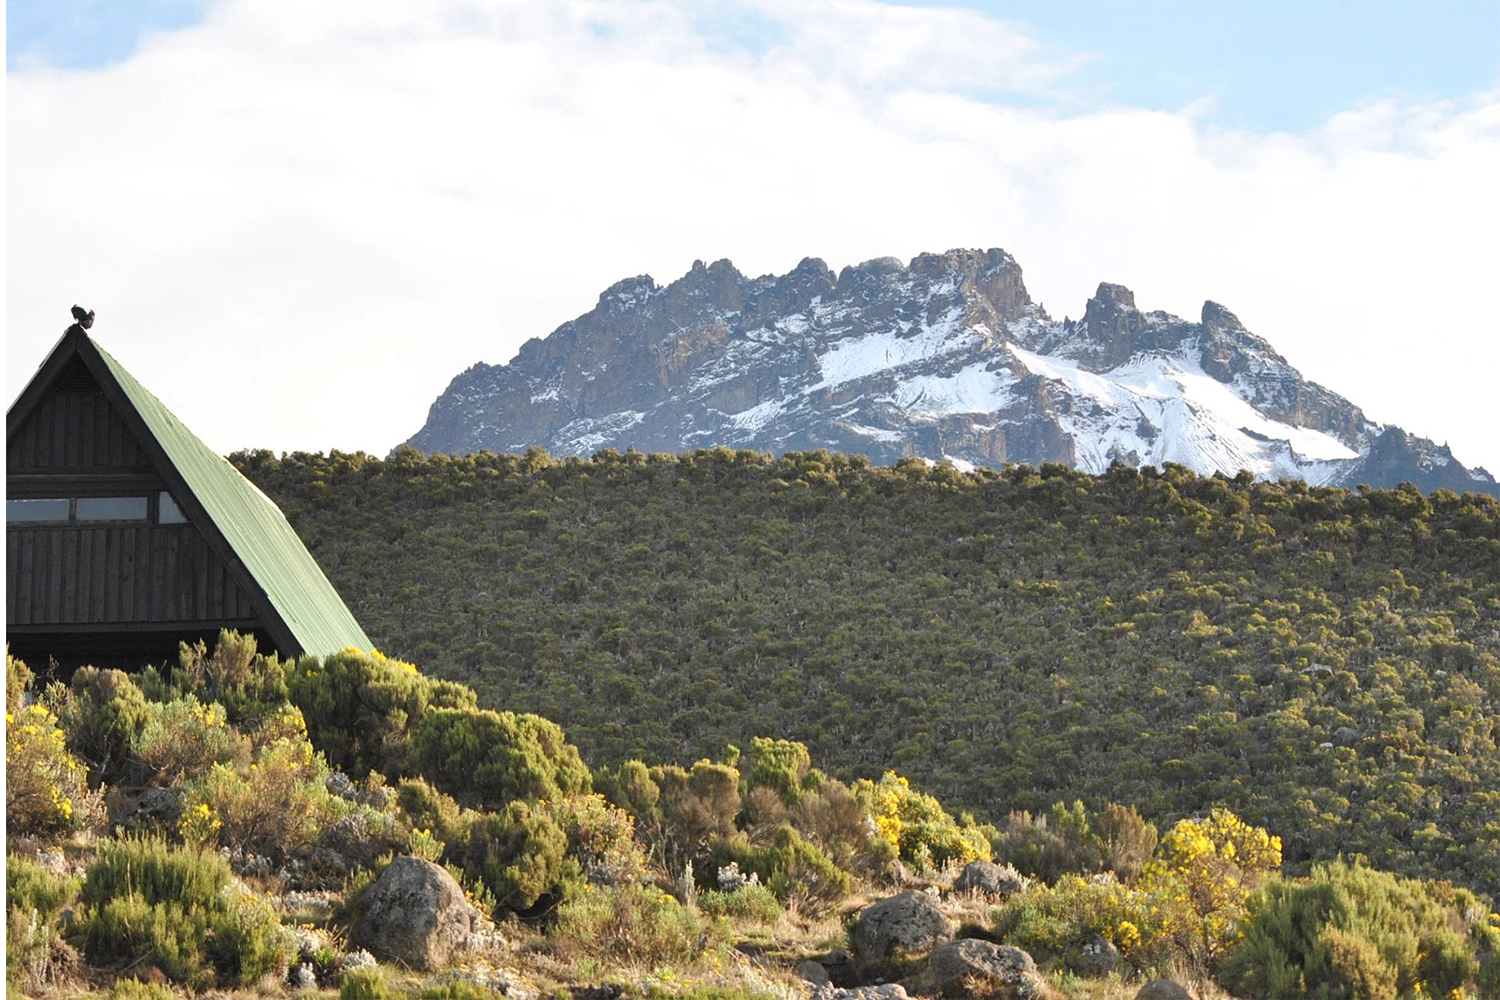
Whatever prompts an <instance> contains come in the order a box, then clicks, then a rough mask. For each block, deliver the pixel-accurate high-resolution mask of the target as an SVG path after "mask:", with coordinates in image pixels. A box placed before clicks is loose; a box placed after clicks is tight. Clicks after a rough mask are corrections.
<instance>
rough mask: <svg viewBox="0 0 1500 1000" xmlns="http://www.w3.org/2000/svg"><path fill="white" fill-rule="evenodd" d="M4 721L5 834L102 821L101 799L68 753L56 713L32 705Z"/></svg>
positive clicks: (73, 828)
mask: <svg viewBox="0 0 1500 1000" xmlns="http://www.w3.org/2000/svg"><path fill="white" fill-rule="evenodd" d="M5 723H6V729H5V829H6V832H7V833H9V834H10V835H12V836H16V835H22V834H58V833H68V832H72V831H76V830H83V829H87V828H89V827H91V826H94V825H97V824H98V823H100V822H102V821H103V818H104V802H103V797H102V796H101V794H100V793H99V792H98V791H95V790H92V789H90V788H89V784H88V771H87V769H86V768H85V767H84V766H83V764H82V763H81V762H80V761H79V760H78V758H76V757H75V756H73V754H71V753H69V752H68V749H67V744H66V735H65V734H64V732H63V730H62V728H61V727H60V726H59V725H58V720H57V717H56V716H55V715H53V714H52V713H51V712H50V711H49V710H48V709H47V708H46V707H45V706H43V705H41V704H40V703H33V704H31V705H26V706H23V707H18V708H17V709H16V710H15V711H7V712H6V713H5Z"/></svg>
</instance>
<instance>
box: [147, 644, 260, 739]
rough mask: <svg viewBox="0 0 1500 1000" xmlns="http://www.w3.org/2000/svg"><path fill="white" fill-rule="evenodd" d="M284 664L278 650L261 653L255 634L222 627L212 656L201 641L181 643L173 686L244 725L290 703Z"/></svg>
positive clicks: (177, 691)
mask: <svg viewBox="0 0 1500 1000" xmlns="http://www.w3.org/2000/svg"><path fill="white" fill-rule="evenodd" d="M286 667H287V665H284V664H282V662H281V660H280V658H279V657H278V656H277V655H276V654H275V653H274V652H273V653H272V654H271V655H270V656H263V655H261V653H260V652H259V650H258V649H257V647H256V642H255V636H253V635H242V634H240V633H239V632H230V631H227V630H220V632H219V639H218V642H216V643H215V644H214V651H213V654H212V655H209V652H208V647H207V646H206V645H205V644H204V643H203V642H202V641H199V642H198V643H196V644H194V645H192V646H189V645H188V644H187V643H185V642H184V643H181V644H180V646H179V649H178V653H177V668H176V669H175V670H173V671H172V678H171V680H172V687H173V689H174V691H175V693H176V694H177V696H180V695H189V694H191V695H195V696H196V697H197V698H198V699H200V700H201V701H206V702H217V703H218V704H220V705H222V706H224V709H225V711H226V712H227V713H228V716H229V719H230V721H231V722H234V723H236V724H243V723H245V722H248V721H251V720H254V719H258V718H260V717H262V716H264V715H266V714H267V713H269V712H272V711H274V710H275V709H276V708H277V707H279V706H280V705H283V704H285V703H286V700H287V684H286ZM161 700H164V701H165V700H169V699H161Z"/></svg>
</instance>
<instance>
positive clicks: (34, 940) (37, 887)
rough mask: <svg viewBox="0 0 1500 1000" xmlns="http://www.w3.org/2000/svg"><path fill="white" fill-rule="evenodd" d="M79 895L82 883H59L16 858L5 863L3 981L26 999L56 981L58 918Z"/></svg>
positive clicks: (9, 858)
mask: <svg viewBox="0 0 1500 1000" xmlns="http://www.w3.org/2000/svg"><path fill="white" fill-rule="evenodd" d="M77 895H78V880H77V879H73V878H59V877H57V876H55V875H53V874H52V873H51V872H49V871H47V869H45V868H43V867H42V866H41V865H38V864H35V863H34V862H31V861H26V860H24V859H22V858H18V857H13V856H12V857H7V858H6V860H5V910H6V924H5V927H6V934H5V978H6V983H7V985H8V987H9V989H10V990H11V991H13V992H16V993H20V994H23V995H25V994H26V993H27V992H28V991H32V990H37V989H40V988H41V987H43V986H45V985H47V984H48V983H50V982H53V981H54V980H55V979H56V978H57V975H56V973H57V968H58V957H59V954H58V952H59V949H60V943H61V938H60V935H59V928H58V916H59V915H60V914H61V913H62V911H63V908H64V907H65V906H67V905H68V904H69V903H71V902H72V901H73V900H74V899H75V898H76V897H77Z"/></svg>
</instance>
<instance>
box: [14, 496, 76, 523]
mask: <svg viewBox="0 0 1500 1000" xmlns="http://www.w3.org/2000/svg"><path fill="white" fill-rule="evenodd" d="M5 519H6V520H7V521H66V520H67V519H68V500H67V498H66V497H62V498H58V499H47V500H6V501H5Z"/></svg>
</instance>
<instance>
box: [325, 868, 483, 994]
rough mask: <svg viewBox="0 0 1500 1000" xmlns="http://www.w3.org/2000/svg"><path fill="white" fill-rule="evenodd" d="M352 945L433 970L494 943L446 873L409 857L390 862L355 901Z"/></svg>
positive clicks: (392, 959) (481, 918)
mask: <svg viewBox="0 0 1500 1000" xmlns="http://www.w3.org/2000/svg"><path fill="white" fill-rule="evenodd" d="M360 902H361V904H362V905H363V907H364V914H363V915H362V916H361V917H360V918H359V921H358V922H357V923H356V924H355V925H354V931H353V933H352V934H351V941H352V942H353V943H354V944H356V945H358V946H360V947H362V948H368V949H369V950H370V951H371V952H373V953H374V954H375V956H376V957H377V958H382V959H385V960H387V961H393V962H401V963H404V964H405V965H408V966H410V967H412V968H414V969H421V970H438V969H442V968H444V967H446V966H447V965H449V964H450V963H451V962H453V961H454V959H455V958H457V957H458V956H459V955H460V954H462V953H466V952H469V951H472V950H475V949H479V948H483V947H485V945H486V944H487V943H488V942H491V941H493V935H494V928H493V927H491V926H490V924H489V922H488V921H487V920H485V918H484V916H483V915H482V914H480V912H479V911H478V910H476V909H475V908H474V907H473V906H472V905H470V903H469V901H468V899H467V898H466V897H465V896H464V891H463V889H462V888H460V887H459V884H458V883H457V882H456V881H454V879H453V876H452V875H449V874H448V872H447V871H446V870H444V869H443V868H440V867H439V866H437V865H435V864H433V863H432V862H431V861H424V860H422V859H421V858H414V857H411V856H409V855H406V856H402V857H399V858H397V859H396V860H394V861H392V862H391V863H390V865H389V866H388V867H387V868H386V870H385V871H384V872H382V873H381V875H380V878H378V879H376V880H375V884H374V885H372V886H370V888H369V889H367V890H365V895H364V898H363V899H362V900H361V901H360Z"/></svg>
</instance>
